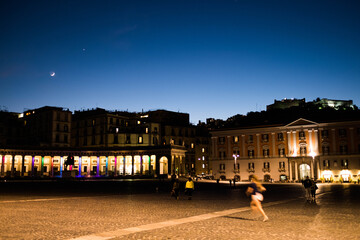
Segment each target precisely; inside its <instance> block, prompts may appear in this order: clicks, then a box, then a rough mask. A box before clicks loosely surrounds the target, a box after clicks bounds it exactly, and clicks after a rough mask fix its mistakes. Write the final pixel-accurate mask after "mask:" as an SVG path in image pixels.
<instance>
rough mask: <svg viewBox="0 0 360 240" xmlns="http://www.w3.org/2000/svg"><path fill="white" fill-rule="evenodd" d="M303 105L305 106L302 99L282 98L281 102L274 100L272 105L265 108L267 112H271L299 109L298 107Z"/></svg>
mask: <svg viewBox="0 0 360 240" xmlns="http://www.w3.org/2000/svg"><path fill="white" fill-rule="evenodd" d="M304 105H305V98H302V99H296V98H291V99H287V98H284V99H282V100H276V99H275V100H274V103H273V104H270V105H267V106H266V110H267V111H269V110H273V109H287V108H291V107H300V106H304Z"/></svg>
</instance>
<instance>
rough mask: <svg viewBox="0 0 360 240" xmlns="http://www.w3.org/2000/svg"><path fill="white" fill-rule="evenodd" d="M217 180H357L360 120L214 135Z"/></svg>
mask: <svg viewBox="0 0 360 240" xmlns="http://www.w3.org/2000/svg"><path fill="white" fill-rule="evenodd" d="M211 135H212V141H211V143H212V152H211V167H212V170H213V175H214V176H215V178H219V179H221V178H222V179H234V178H237V179H238V180H249V176H250V175H252V174H255V175H257V176H258V177H259V178H260V179H262V180H263V181H270V180H274V181H291V182H293V181H300V180H302V179H304V178H305V177H307V176H309V177H311V178H314V179H317V180H324V181H345V182H347V181H358V180H359V177H360V121H341V122H340V121H337V122H322V123H317V122H313V121H310V120H307V119H302V118H300V119H298V120H296V121H293V122H291V123H289V124H287V125H282V124H278V125H268V126H255V127H254V126H253V127H242V128H234V129H219V130H213V131H211Z"/></svg>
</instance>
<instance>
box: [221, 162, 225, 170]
mask: <svg viewBox="0 0 360 240" xmlns="http://www.w3.org/2000/svg"><path fill="white" fill-rule="evenodd" d="M220 170H222V171H224V170H225V164H224V163H221V164H220Z"/></svg>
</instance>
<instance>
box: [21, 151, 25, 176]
mask: <svg viewBox="0 0 360 240" xmlns="http://www.w3.org/2000/svg"><path fill="white" fill-rule="evenodd" d="M24 172H25V155H22V156H21V176H22V177H23V176H24Z"/></svg>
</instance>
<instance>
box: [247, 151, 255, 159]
mask: <svg viewBox="0 0 360 240" xmlns="http://www.w3.org/2000/svg"><path fill="white" fill-rule="evenodd" d="M248 157H249V158H252V157H254V150H248Z"/></svg>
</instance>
